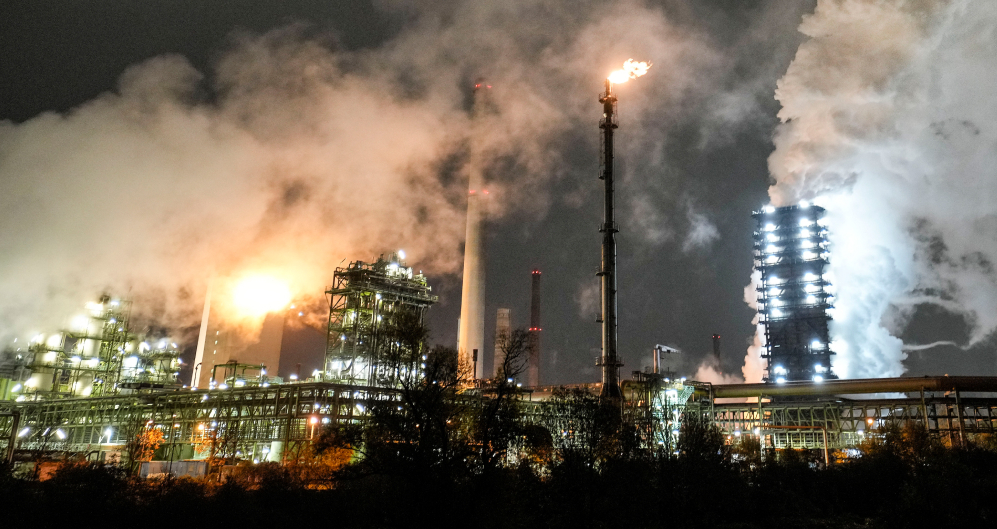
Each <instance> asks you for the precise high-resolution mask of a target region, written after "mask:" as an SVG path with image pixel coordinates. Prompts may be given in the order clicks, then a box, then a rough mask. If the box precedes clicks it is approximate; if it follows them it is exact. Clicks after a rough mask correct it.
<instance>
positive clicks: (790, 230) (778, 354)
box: [752, 202, 837, 383]
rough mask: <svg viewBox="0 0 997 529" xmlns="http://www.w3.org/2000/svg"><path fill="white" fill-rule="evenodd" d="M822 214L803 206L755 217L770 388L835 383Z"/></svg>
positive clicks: (768, 210)
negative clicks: (802, 382) (772, 385)
mask: <svg viewBox="0 0 997 529" xmlns="http://www.w3.org/2000/svg"><path fill="white" fill-rule="evenodd" d="M824 213H825V212H824V208H821V207H819V206H814V205H811V204H808V203H806V202H801V203H800V204H799V205H795V206H786V207H781V208H774V207H771V206H769V207H766V208H765V209H763V210H762V211H758V212H755V213H754V214H753V215H752V216H753V217H754V218H755V220H756V221H757V223H758V226H757V230H756V231H755V269H756V270H758V271H759V272H760V273H761V283H760V284H759V286H758V312H759V320H760V322H761V323H762V325H764V327H765V348H764V350H763V353H762V356H763V357H764V358H766V359H767V361H768V373H767V376H766V378H765V380H766V381H767V382H776V383H783V382H790V381H799V380H806V381H815V382H821V381H823V380H827V379H833V378H837V376H835V375H834V373H833V372H832V371H831V355H833V354H834V352H833V351H831V349H830V346H829V336H828V321H830V319H831V317H830V316H829V315H828V313H827V309H829V308H831V306H832V305H831V301H832V299H833V296H832V295H831V294H830V293H828V291H827V287H828V286H829V283H828V282H827V280H826V279H825V276H824V274H825V273H826V270H827V265H828V257H829V254H828V250H827V228H826V227H825V226H824V221H823V218H824Z"/></svg>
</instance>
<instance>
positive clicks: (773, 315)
mask: <svg viewBox="0 0 997 529" xmlns="http://www.w3.org/2000/svg"><path fill="white" fill-rule="evenodd" d="M630 62H632V61H628V64H629V63H630ZM643 67H644V69H645V70H646V67H647V65H646V64H645V65H644V66H643ZM637 75H639V74H637ZM625 80H626V78H623V79H622V80H616V81H611V80H607V81H606V92H605V93H603V94H601V97H600V99H599V101H600V103H601V104H602V107H603V119H602V120H601V121H600V125H599V127H600V130H601V132H602V140H603V149H602V156H603V159H602V162H603V163H602V173H601V179H602V180H603V187H604V199H605V200H604V202H603V208H604V222H603V224H602V226H601V228H600V232H601V233H602V244H601V258H602V263H601V267H600V270H599V276H600V278H601V284H602V314H601V317H600V322H601V323H602V333H601V335H602V354H601V356H600V358H599V359H598V360H597V364H598V365H599V366H601V367H602V382H601V383H598V384H578V385H574V386H573V388H574V389H580V390H584V391H588V392H590V393H591V394H592V395H599V396H601V397H602V398H604V399H606V400H607V401H608V402H611V403H618V404H619V409H620V410H621V412H622V413H623V414H624V415H625V416H627V417H629V418H630V419H632V420H633V422H634V424H637V425H639V430H640V432H639V433H640V435H641V438H640V440H641V442H642V443H644V444H645V446H657V447H664V448H665V449H667V450H668V451H669V453H670V452H671V449H672V448H673V447H674V446H675V443H676V441H677V436H678V433H679V425H680V424H681V422H682V421H683V420H684V419H685V418H686V417H689V416H692V415H696V416H700V417H705V418H707V419H708V420H709V421H711V422H712V423H713V424H715V425H717V426H718V427H719V428H720V429H721V430H722V431H723V432H724V433H725V434H726V435H727V437H728V439H729V440H730V442H735V440H736V439H737V438H738V437H744V436H754V437H756V438H757V439H758V441H759V443H760V445H761V446H762V447H769V448H775V449H783V448H808V449H818V450H820V449H822V450H824V452H825V457H827V455H826V454H827V452H828V451H829V450H831V449H841V448H849V447H854V446H857V445H859V444H860V443H861V442H862V441H863V440H864V438H865V436H867V435H869V434H870V432H873V431H875V430H876V429H877V428H880V427H882V426H884V425H888V424H893V423H901V422H916V423H918V424H921V425H923V426H924V427H925V428H926V429H927V430H928V431H929V432H931V433H932V434H934V435H936V436H941V437H946V438H948V439H949V440H951V441H952V442H953V443H962V442H965V441H966V440H967V439H968V438H969V437H970V436H972V435H974V434H982V433H985V434H994V433H997V377H948V376H945V377H925V378H891V379H866V380H836V376H835V374H834V373H833V371H832V370H831V357H832V355H833V354H834V353H833V351H832V350H831V347H830V336H829V333H828V321H829V315H828V309H830V308H831V307H832V301H833V296H832V294H831V292H830V291H829V287H830V286H831V285H830V284H829V282H828V281H827V279H826V271H827V264H828V259H829V254H828V249H827V227H826V226H825V223H824V213H825V212H824V210H823V209H822V208H820V207H818V206H815V205H811V204H808V203H801V204H798V205H793V206H785V207H780V208H775V207H767V208H765V209H763V210H762V211H759V212H755V213H753V217H754V219H755V221H756V222H757V230H756V232H755V236H754V237H755V261H754V267H755V269H756V270H757V271H758V273H759V276H760V283H759V285H758V296H757V300H758V312H759V321H760V322H761V323H762V324H763V326H764V330H765V350H764V353H763V356H764V357H765V358H766V359H767V361H768V374H767V376H766V377H765V381H764V382H763V383H759V384H724V385H713V384H710V383H704V382H697V381H692V380H686V379H685V378H682V377H679V376H677V374H676V364H677V358H678V351H677V350H675V349H673V348H669V347H666V346H662V345H659V346H657V347H655V349H654V356H653V366H652V367H651V368H650V369H648V370H646V371H635V372H633V376H632V378H631V379H629V380H623V381H621V380H620V376H619V371H620V367H621V366H622V361H621V358H620V355H619V351H618V350H617V331H618V329H617V290H616V289H617V280H616V269H617V268H616V265H617V263H616V238H615V237H616V233H617V232H618V231H619V229H618V226H617V224H616V222H615V213H614V207H615V204H614V192H615V189H614V178H613V169H614V168H613V155H614V154H613V133H614V131H615V129H617V127H618V124H617V121H616V103H617V98H616V95H615V94H614V92H613V84H612V83H613V82H623V81H625ZM484 87H485V85H483V84H482V83H479V84H478V86H477V87H476V93H475V106H476V112H478V111H480V109H481V105H483V103H482V101H483V98H484V97H485V96H484V95H483V94H484V93H485V90H484ZM471 151H472V152H471V164H470V165H471V175H470V176H471V178H470V184H469V185H470V187H469V193H468V196H469V200H468V225H467V246H466V248H465V261H464V284H463V291H462V299H461V322H460V325H459V326H460V331H459V349H458V354H459V355H460V357H461V359H462V360H463V361H465V362H466V363H467V364H468V365H469V366H473V376H472V378H473V379H481V378H483V377H482V373H483V370H484V365H483V362H482V361H480V360H481V358H480V357H479V356H478V353H479V352H480V353H483V352H484V351H483V325H484V324H483V318H484V314H483V310H484V263H483V260H484V248H483V237H482V234H481V228H482V221H483V213H484V203H485V200H486V198H485V196H486V192H487V191H486V189H485V188H484V186H483V178H482V173H481V167H482V163H481V160H480V159H478V158H476V155H477V154H476V153H478V151H477V150H476V149H475V148H473V147H472V149H471ZM404 259H405V256H404V253H403V252H401V251H399V252H397V253H395V254H392V255H389V256H388V257H387V258H385V257H384V256H383V255H382V256H381V257H379V258H378V259H377V260H376V261H374V262H373V263H366V262H363V261H354V262H351V263H350V264H349V265H348V266H346V267H340V268H336V269H335V271H334V274H333V283H332V285H331V286H330V287H329V288H328V289H327V290H326V294H327V295H328V296H329V298H328V299H329V316H328V324H327V329H326V330H327V333H326V334H327V341H326V350H325V360H324V368H323V369H322V370H320V371H319V372H318V373H316V374H315V376H314V377H312V378H311V379H310V380H307V381H302V380H291V381H288V382H287V383H284V381H282V380H279V379H276V378H272V377H270V376H268V375H267V373H266V368H267V367H270V366H272V369H273V371H274V374H276V373H275V372H276V366H277V362H278V361H279V358H274V359H273V360H270V359H269V357H267V358H268V359H267V360H266V361H261V360H259V359H258V358H257V359H256V360H257V361H254V362H248V361H246V359H247V358H249V357H247V356H244V355H243V353H238V352H236V351H235V350H234V345H233V344H234V342H231V341H228V340H229V339H230V337H229V336H227V335H226V334H225V329H224V328H223V327H222V326H221V324H220V323H215V322H214V319H213V318H212V317H211V315H212V309H211V297H210V295H209V296H208V298H207V300H206V302H205V308H204V316H203V321H202V326H201V332H200V342H199V346H198V353H197V354H198V362H197V363H198V366H196V368H195V371H194V376H193V378H192V384H191V387H189V388H186V387H181V385H180V383H179V382H178V381H177V380H176V377H177V375H178V372H179V351H178V349H177V346H176V344H173V343H172V342H170V341H169V340H166V339H157V340H152V339H148V338H150V337H141V338H140V337H139V336H137V335H135V334H132V333H131V331H130V330H129V314H130V304H129V303H128V302H127V301H125V300H117V299H112V298H111V297H110V296H104V297H102V298H101V299H100V300H99V301H97V302H94V303H91V304H89V305H87V311H88V312H87V314H86V316H84V317H82V319H80V320H79V321H78V322H75V323H74V326H73V328H72V329H70V330H67V331H65V332H62V333H57V334H53V335H50V336H44V335H40V336H38V337H36V338H35V339H33V340H32V341H31V343H29V344H24V345H23V346H16V345H15V346H12V347H11V348H9V349H7V350H5V351H4V352H3V358H2V363H0V448H2V449H3V450H2V452H0V453H2V454H4V455H5V457H6V458H7V461H11V460H12V459H18V458H21V459H25V460H26V458H29V457H35V458H37V457H45V456H52V455H54V454H57V453H58V454H63V455H65V454H77V455H83V456H85V457H88V458H90V459H96V460H104V461H117V460H120V459H122V458H123V457H127V453H126V451H127V450H128V444H129V442H130V441H132V440H133V439H135V436H136V435H137V434H138V433H141V432H143V431H146V430H150V429H155V430H159V431H160V432H161V433H162V434H163V439H164V444H163V445H162V446H161V447H160V448H159V449H158V450H157V452H156V455H155V458H156V459H159V460H165V461H181V460H190V459H195V460H198V459H205V458H209V457H211V458H216V459H221V460H224V461H225V462H227V463H230V464H234V463H236V462H238V461H253V462H260V461H292V460H296V459H298V458H299V457H302V456H303V454H305V453H307V449H308V447H309V445H310V443H311V442H312V440H313V439H314V438H315V435H316V430H317V429H318V428H321V427H322V425H325V424H346V423H354V422H357V421H363V420H364V419H365V416H366V415H365V414H366V410H368V409H369V408H370V404H371V403H372V402H374V401H383V400H390V399H394V398H397V395H398V394H399V384H400V382H401V381H403V380H405V379H408V380H411V379H412V378H413V377H419V376H420V374H421V371H420V370H421V369H422V368H423V367H425V366H424V365H422V364H421V362H420V360H421V359H423V356H422V354H424V352H423V351H421V350H420V348H421V347H422V344H423V342H424V340H423V338H424V336H421V335H420V336H415V335H407V334H405V332H404V330H405V329H413V328H417V327H419V326H418V325H412V324H413V323H416V324H421V323H422V322H423V321H424V319H425V316H426V312H427V311H428V310H429V308H430V307H431V306H432V305H433V304H434V303H435V302H436V301H437V297H436V296H433V295H432V294H431V289H430V287H429V285H428V283H427V280H426V278H425V276H423V275H422V274H421V273H419V274H414V273H413V270H412V268H411V267H408V266H407V265H406V263H405V261H404ZM540 276H541V274H540V271H539V270H533V272H532V274H531V278H532V290H531V317H530V328H529V362H528V371H527V385H526V387H525V388H523V390H522V391H517V393H516V395H517V397H518V398H520V399H522V404H523V405H524V408H525V410H526V413H527V418H528V419H527V420H530V419H529V418H530V417H531V415H532V416H533V417H538V416H540V415H544V412H545V411H549V410H550V409H551V408H550V406H551V402H553V401H552V399H551V398H550V397H551V396H552V395H554V394H555V393H556V392H557V391H558V390H559V388H555V387H550V386H542V385H540V375H541V373H540V369H539V365H540V360H541V357H542V356H541V349H540V332H541V322H540V294H539V292H540ZM503 311H505V312H503ZM509 319H510V313H509V312H508V309H500V311H499V313H498V314H497V320H498V321H497V324H498V327H499V329H500V332H499V335H500V336H501V334H502V332H503V331H504V332H508V330H509V327H511V326H510V325H509ZM268 321H269V320H268ZM275 321H276V320H275ZM281 321H282V320H281ZM266 325H267V324H266V323H264V327H265V326H266ZM279 342H280V340H279V338H278V339H277V343H278V344H279ZM713 344H714V349H713V351H714V355H715V356H716V357H717V358H719V354H720V336H719V335H714V336H713ZM498 349H499V347H496V353H497V351H498ZM267 354H271V355H272V352H268V353H267ZM270 362H272V364H271V363H270ZM496 363H498V362H496ZM198 368H199V369H198ZM468 389H471V391H468V392H467V393H465V394H464V395H463V398H466V401H467V403H468V405H469V406H473V405H475V403H477V404H479V405H480V404H481V403H484V402H487V401H488V399H489V398H490V396H489V394H488V393H487V391H481V389H482V387H481V386H480V385H475V384H469V388H468ZM545 415H546V416H548V417H549V416H550V413H546V414H545ZM555 415H556V414H555ZM558 420H560V421H562V423H558V424H554V425H548V427H549V428H551V429H552V430H551V434H552V437H553V438H554V439H557V440H558V441H557V442H571V440H572V439H573V438H575V437H581V436H582V434H583V433H584V432H581V431H579V427H580V425H579V424H573V423H571V421H572V420H573V419H572V418H571V416H570V414H563V416H556V417H555V422H557V421H558ZM582 427H583V426H582Z"/></svg>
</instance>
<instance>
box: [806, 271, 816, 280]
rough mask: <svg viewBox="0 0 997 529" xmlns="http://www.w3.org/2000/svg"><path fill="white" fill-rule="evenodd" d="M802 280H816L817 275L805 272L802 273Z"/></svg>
mask: <svg viewBox="0 0 997 529" xmlns="http://www.w3.org/2000/svg"><path fill="white" fill-rule="evenodd" d="M803 280H804V281H816V280H817V275H816V274H814V273H813V272H807V273H805V274H803Z"/></svg>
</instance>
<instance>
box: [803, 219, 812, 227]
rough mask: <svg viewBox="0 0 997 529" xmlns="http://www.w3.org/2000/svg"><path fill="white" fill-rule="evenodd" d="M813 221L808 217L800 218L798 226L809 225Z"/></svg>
mask: <svg viewBox="0 0 997 529" xmlns="http://www.w3.org/2000/svg"><path fill="white" fill-rule="evenodd" d="M813 223H814V221H812V220H810V219H800V226H810V225H811V224H813Z"/></svg>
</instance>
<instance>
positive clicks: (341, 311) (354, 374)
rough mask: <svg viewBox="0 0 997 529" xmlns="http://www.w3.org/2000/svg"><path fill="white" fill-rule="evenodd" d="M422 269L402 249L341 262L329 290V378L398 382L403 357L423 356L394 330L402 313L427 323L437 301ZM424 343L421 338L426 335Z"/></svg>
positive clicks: (326, 378) (378, 383)
mask: <svg viewBox="0 0 997 529" xmlns="http://www.w3.org/2000/svg"><path fill="white" fill-rule="evenodd" d="M430 290H431V289H430V287H429V285H428V284H427V282H426V277H425V276H423V275H422V274H416V275H413V273H412V269H411V268H408V267H406V266H405V262H404V261H403V260H402V259H401V257H400V256H399V255H398V254H392V255H391V256H390V257H389V259H388V260H385V259H384V256H381V257H380V258H378V260H377V261H376V262H374V263H372V264H368V263H364V262H362V261H355V262H352V263H350V265H349V266H348V267H346V268H337V269H336V272H335V274H334V276H333V284H332V286H331V287H330V288H329V290H327V291H326V294H328V295H329V326H328V340H327V346H326V357H325V369H324V373H323V374H322V379H323V380H324V381H328V382H333V383H337V384H348V385H352V386H360V387H374V386H380V387H394V386H395V384H396V382H397V378H398V377H399V376H403V375H404V373H402V371H407V370H411V369H419V366H418V365H411V363H409V364H407V365H403V366H400V365H399V364H398V362H397V361H394V360H396V359H398V358H402V357H406V358H418V355H417V354H414V353H417V351H409V350H406V348H411V347H413V346H414V347H418V345H414V344H413V343H406V341H405V340H403V339H401V338H400V337H399V336H398V335H397V334H398V333H397V332H394V330H395V326H396V324H398V323H399V319H400V318H405V317H407V318H410V319H414V320H416V321H417V322H418V323H419V324H421V323H422V321H423V319H424V317H425V314H426V310H427V309H428V308H429V307H430V306H431V305H432V304H433V303H435V302H436V301H437V299H438V298H437V297H436V296H433V295H430ZM420 344H421V341H420Z"/></svg>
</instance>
